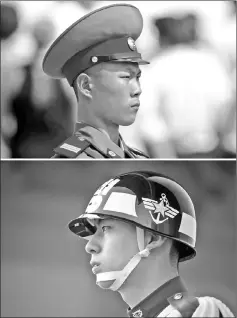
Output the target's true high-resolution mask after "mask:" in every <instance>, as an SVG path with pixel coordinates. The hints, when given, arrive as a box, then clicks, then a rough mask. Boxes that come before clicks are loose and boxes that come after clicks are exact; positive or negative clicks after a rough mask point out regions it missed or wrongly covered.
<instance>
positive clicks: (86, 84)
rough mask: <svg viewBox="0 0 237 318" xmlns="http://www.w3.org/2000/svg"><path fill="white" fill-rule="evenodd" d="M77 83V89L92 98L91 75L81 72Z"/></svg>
mask: <svg viewBox="0 0 237 318" xmlns="http://www.w3.org/2000/svg"><path fill="white" fill-rule="evenodd" d="M76 81H77V82H76V85H77V89H78V91H79V92H80V93H81V94H82V95H84V96H86V97H88V98H92V95H91V88H92V84H91V78H90V76H89V75H87V74H86V73H81V74H80V75H79V76H78V77H77V79H76Z"/></svg>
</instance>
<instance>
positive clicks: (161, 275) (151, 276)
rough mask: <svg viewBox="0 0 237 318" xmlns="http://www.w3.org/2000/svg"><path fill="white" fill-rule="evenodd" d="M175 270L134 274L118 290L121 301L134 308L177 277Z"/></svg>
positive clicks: (146, 271)
mask: <svg viewBox="0 0 237 318" xmlns="http://www.w3.org/2000/svg"><path fill="white" fill-rule="evenodd" d="M178 275H179V274H178V272H177V270H175V269H173V268H171V267H168V268H163V269H161V268H160V270H159V271H158V272H157V269H154V270H152V268H150V269H149V270H145V271H137V272H134V273H132V274H131V275H130V277H128V279H127V281H125V283H124V285H122V287H121V288H120V289H119V290H118V292H119V293H120V295H121V297H122V298H123V300H124V301H125V302H126V303H127V304H128V305H129V307H130V308H134V307H135V306H136V305H137V304H139V303H140V302H141V301H142V300H144V299H145V298H146V297H148V296H149V295H150V294H151V293H152V292H154V291H155V290H156V289H157V288H159V287H160V286H162V285H163V284H165V283H166V282H168V281H169V280H171V279H172V278H174V277H176V276H178Z"/></svg>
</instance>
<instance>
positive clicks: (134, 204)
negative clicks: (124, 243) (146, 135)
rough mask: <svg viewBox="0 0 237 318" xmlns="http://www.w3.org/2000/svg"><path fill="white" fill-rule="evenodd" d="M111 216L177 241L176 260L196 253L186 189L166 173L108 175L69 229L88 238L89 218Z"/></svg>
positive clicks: (91, 229) (91, 230) (92, 229)
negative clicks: (109, 177)
mask: <svg viewBox="0 0 237 318" xmlns="http://www.w3.org/2000/svg"><path fill="white" fill-rule="evenodd" d="M107 217H109V218H114V219H119V220H121V221H124V222H129V223H132V224H134V225H136V226H137V227H139V228H142V229H144V230H148V231H151V232H152V233H155V234H158V235H162V236H165V237H168V238H171V239H173V240H175V241H176V242H177V244H176V245H177V248H178V252H179V261H184V260H187V259H190V258H192V257H194V256H195V255H196V251H195V243H196V217H195V210H194V206H193V203H192V200H191V198H190V196H189V194H188V193H187V192H186V190H185V189H184V188H183V187H182V186H181V185H180V184H179V183H177V182H176V181H175V180H173V179H171V178H170V177H167V176H164V175H162V174H158V173H156V172H151V171H133V172H128V173H123V174H121V175H118V176H116V177H114V178H111V179H110V180H108V181H107V182H105V183H104V184H103V185H101V186H100V187H99V189H98V190H97V191H96V192H95V193H94V195H93V197H92V199H91V200H90V202H89V204H88V206H87V208H86V211H85V213H83V214H82V215H80V216H79V217H78V218H76V219H75V220H72V221H71V222H70V223H69V229H70V230H71V231H72V232H73V233H75V234H77V235H79V236H80V237H82V238H85V239H88V237H89V236H91V235H93V234H94V233H95V231H96V227H95V226H94V225H93V223H91V222H90V219H100V218H102V219H103V218H107Z"/></svg>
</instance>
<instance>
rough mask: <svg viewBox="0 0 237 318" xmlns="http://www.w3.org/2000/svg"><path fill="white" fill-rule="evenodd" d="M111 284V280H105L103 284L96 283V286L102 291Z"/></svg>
mask: <svg viewBox="0 0 237 318" xmlns="http://www.w3.org/2000/svg"><path fill="white" fill-rule="evenodd" d="M113 282H114V281H113V280H106V281H104V282H96V285H98V286H99V287H100V288H102V289H109V288H110V286H111V285H112V284H113Z"/></svg>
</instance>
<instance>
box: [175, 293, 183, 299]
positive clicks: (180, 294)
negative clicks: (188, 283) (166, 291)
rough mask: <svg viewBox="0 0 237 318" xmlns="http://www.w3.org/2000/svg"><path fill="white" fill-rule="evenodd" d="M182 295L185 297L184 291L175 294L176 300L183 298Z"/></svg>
mask: <svg viewBox="0 0 237 318" xmlns="http://www.w3.org/2000/svg"><path fill="white" fill-rule="evenodd" d="M182 297H183V295H182V293H177V294H175V295H174V299H175V300H179V299H181V298H182Z"/></svg>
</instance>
